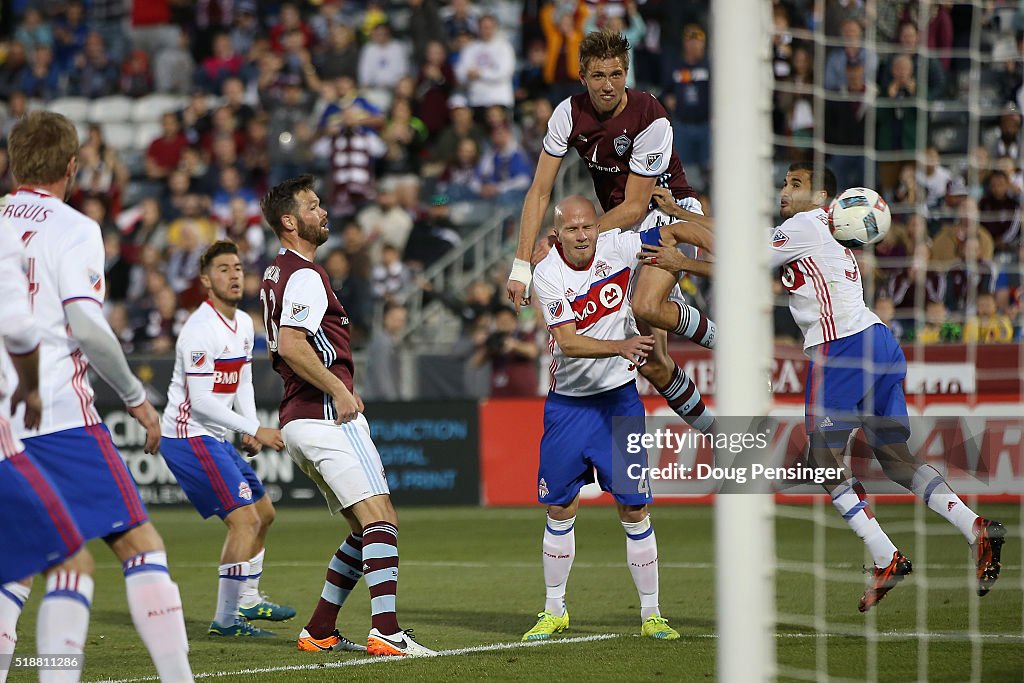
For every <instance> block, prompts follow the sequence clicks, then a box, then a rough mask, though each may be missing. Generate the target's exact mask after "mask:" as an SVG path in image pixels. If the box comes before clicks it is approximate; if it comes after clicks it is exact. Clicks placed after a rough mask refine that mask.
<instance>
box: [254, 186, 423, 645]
mask: <svg viewBox="0 0 1024 683" xmlns="http://www.w3.org/2000/svg"><path fill="white" fill-rule="evenodd" d="M313 183H314V178H313V176H310V175H304V176H299V177H298V178H292V179H290V180H286V181H284V182H283V183H281V184H279V185H276V186H275V187H273V188H271V190H270V191H269V192H268V193H267V195H266V196H265V197H264V198H263V201H262V202H261V207H262V209H263V216H264V218H266V220H267V223H268V224H269V225H270V227H271V228H272V229H273V230H274V233H275V234H276V235H277V237H278V239H279V240H280V241H281V250H280V251H279V252H278V254H277V258H275V259H274V262H273V263H272V264H271V265H270V267H269V268H267V270H266V271H265V272H264V274H263V282H262V284H261V288H260V300H261V301H262V303H263V319H264V321H265V322H266V326H267V345H268V346H269V348H270V352H271V356H272V358H273V363H274V370H275V371H276V372H277V373H278V374H279V375H281V378H282V379H283V380H284V397H283V398H282V399H281V409H280V413H279V415H280V421H281V436H282V437H283V438H284V443H285V448H287V450H288V454H289V455H290V456H291V457H292V459H293V460H294V461H295V462H296V463H297V464H298V466H299V467H300V468H301V469H302V471H303V472H305V473H306V474H307V475H308V476H309V478H310V479H312V480H313V481H314V482H316V485H317V487H318V488H319V489H320V492H321V493H323V495H324V498H326V499H327V505H328V507H329V508H330V510H331V514H335V513H338V512H341V513H342V515H343V516H344V517H345V520H346V521H347V522H348V523H349V526H350V527H351V529H352V533H351V534H349V536H348V538H346V539H345V541H344V543H342V544H341V547H339V548H338V550H337V552H335V553H334V556H333V557H331V561H330V564H329V565H328V567H327V580H326V582H325V583H324V588H323V592H322V593H321V594H320V600H319V602H318V603H317V606H316V609H315V610H314V611H313V616H312V617H310V619H309V622H308V623H307V624H306V628H304V629H303V630H302V632H301V633H300V634H299V641H298V648H299V649H300V650H305V651H310V652H316V651H319V650H352V649H363V648H362V647H361V646H358V645H355V644H354V643H352V642H351V641H349V640H347V639H346V638H343V637H342V636H341V634H340V633H339V632H338V629H337V627H336V622H337V619H338V611H339V610H340V609H341V605H342V604H343V603H344V602H345V599H346V598H347V597H348V595H349V593H350V592H351V591H352V588H354V587H355V585H356V583H357V582H358V581H359V577H360V576H363V575H364V574H365V577H366V585H367V587H368V588H369V589H370V610H371V613H372V619H371V626H372V627H371V629H370V633H369V635H368V636H367V640H366V648H365V649H366V650H367V651H368V652H369V653H370V654H374V655H395V656H413V657H424V656H427V657H429V656H433V655H435V654H437V653H436V652H434V651H433V650H430V649H428V648H426V647H424V646H422V645H420V644H419V643H417V642H416V641H415V640H414V639H413V637H412V630H411V629H409V630H403V629H402V628H401V627H400V626H399V625H398V617H397V615H396V614H395V597H396V594H397V592H398V515H397V514H396V513H395V508H394V507H393V506H392V505H391V496H390V492H389V489H388V482H387V478H386V476H385V474H384V467H383V466H382V465H381V460H380V454H379V453H378V452H377V448H376V446H374V445H373V440H372V439H371V438H370V427H369V425H368V424H367V422H366V418H365V417H363V414H362V413H363V402H362V400H361V399H360V398H359V396H358V394H356V393H355V388H354V386H353V381H352V371H353V367H352V350H351V349H350V347H349V334H350V329H351V325H350V323H349V319H348V314H347V313H345V309H344V308H343V307H342V305H341V302H340V301H338V297H336V296H335V295H334V292H333V290H332V289H331V283H330V280H329V279H328V276H327V272H326V271H325V270H324V269H323V268H322V267H321V266H320V265H318V264H317V263H315V262H314V261H313V257H314V256H315V255H316V250H317V247H319V246H320V245H321V244H323V243H324V242H326V241H327V211H326V210H325V209H324V208H323V207H322V206H321V205H320V198H319V197H317V195H316V192H314V191H313Z"/></svg>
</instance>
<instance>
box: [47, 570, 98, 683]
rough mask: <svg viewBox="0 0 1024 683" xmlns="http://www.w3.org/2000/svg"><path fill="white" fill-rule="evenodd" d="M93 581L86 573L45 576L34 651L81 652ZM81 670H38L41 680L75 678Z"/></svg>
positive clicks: (53, 682)
mask: <svg viewBox="0 0 1024 683" xmlns="http://www.w3.org/2000/svg"><path fill="white" fill-rule="evenodd" d="M92 591H93V581H92V577H91V576H89V575H88V574H79V573H78V572H68V571H55V572H50V574H49V576H47V577H46V595H44V596H43V602H42V604H40V605H39V619H38V621H37V622H36V651H37V652H39V653H41V654H47V655H79V656H80V655H81V654H82V652H83V651H84V650H85V636H86V634H87V633H88V632H89V608H90V607H91V606H92ZM81 676H82V669H81V668H75V669H40V670H39V681H40V683H65V682H74V681H78V680H79V679H80V678H81Z"/></svg>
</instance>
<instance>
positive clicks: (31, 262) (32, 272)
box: [21, 230, 39, 310]
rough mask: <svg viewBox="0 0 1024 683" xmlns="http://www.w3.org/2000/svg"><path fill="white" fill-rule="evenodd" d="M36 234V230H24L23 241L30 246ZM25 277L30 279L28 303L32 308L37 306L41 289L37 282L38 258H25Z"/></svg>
mask: <svg viewBox="0 0 1024 683" xmlns="http://www.w3.org/2000/svg"><path fill="white" fill-rule="evenodd" d="M35 236H36V233H35V231H32V230H30V231H28V232H24V233H22V235H21V243H22V245H24V246H25V247H28V243H29V242H31V241H32V238H33V237H35ZM25 277H26V278H27V279H28V305H29V307H30V308H31V309H32V310H35V307H36V292H38V291H39V283H38V282H36V260H35V259H34V258H29V259H26V260H25Z"/></svg>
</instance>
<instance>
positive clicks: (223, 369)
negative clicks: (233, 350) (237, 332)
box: [213, 358, 245, 394]
mask: <svg viewBox="0 0 1024 683" xmlns="http://www.w3.org/2000/svg"><path fill="white" fill-rule="evenodd" d="M244 365H245V359H244V358H228V359H225V360H215V361H213V393H215V394H233V393H235V392H236V391H237V390H238V380H239V378H241V376H242V366H244Z"/></svg>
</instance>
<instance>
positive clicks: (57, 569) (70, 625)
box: [0, 221, 93, 683]
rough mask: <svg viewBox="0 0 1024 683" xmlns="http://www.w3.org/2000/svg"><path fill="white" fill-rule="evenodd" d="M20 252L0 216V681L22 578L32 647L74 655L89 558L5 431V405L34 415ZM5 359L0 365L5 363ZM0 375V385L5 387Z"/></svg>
mask: <svg viewBox="0 0 1024 683" xmlns="http://www.w3.org/2000/svg"><path fill="white" fill-rule="evenodd" d="M24 265H25V263H24V252H23V251H22V247H21V243H20V242H19V241H18V236H17V235H15V233H14V230H13V229H12V228H11V226H10V224H9V223H8V222H7V221H0V354H3V355H4V356H8V357H9V358H10V361H11V365H13V370H14V375H15V378H14V379H16V380H17V386H16V388H15V389H14V390H13V392H10V393H8V392H6V391H4V392H3V393H2V394H0V549H2V552H0V584H3V587H2V588H0V683H3V682H4V681H6V680H7V672H8V671H10V668H9V666H8V665H9V664H10V660H9V659H7V658H8V657H10V656H11V654H12V653H13V652H14V646H15V643H16V642H17V640H18V635H17V633H16V632H15V630H14V628H13V627H14V625H15V624H16V623H17V620H18V615H19V614H20V613H21V607H22V605H23V604H24V602H25V600H26V599H27V598H28V592H29V588H28V585H27V579H28V577H32V576H33V575H35V574H38V573H40V572H44V573H45V574H46V595H44V596H43V601H42V603H40V605H39V617H38V620H37V621H36V652H38V653H39V654H40V656H42V655H46V656H51V657H53V656H67V657H73V656H77V657H78V658H79V660H80V658H81V656H82V651H83V649H84V648H85V635H86V633H87V631H88V630H89V608H90V605H91V603H92V592H93V579H92V573H93V561H92V556H91V555H90V554H89V551H88V550H86V549H85V541H84V539H83V538H82V534H81V533H80V532H79V531H78V527H77V526H75V522H74V520H73V519H71V513H70V512H68V510H67V506H66V505H65V504H64V500H63V498H61V496H60V493H58V492H57V491H56V488H55V487H54V486H53V484H52V482H50V479H49V478H48V477H47V476H46V474H44V473H43V472H42V471H41V470H40V469H39V468H38V467H37V466H36V464H35V462H33V461H32V458H31V457H30V456H29V455H28V454H26V453H25V451H24V448H23V446H22V444H21V442H20V441H19V440H18V439H17V437H15V436H14V435H13V433H12V431H11V414H10V410H9V408H8V400H10V405H12V406H18V405H19V404H22V403H24V404H25V410H24V411H23V415H24V418H23V419H24V420H25V423H26V426H28V427H34V426H35V425H36V424H38V422H39V419H40V412H41V409H42V399H41V398H40V396H39V341H40V337H39V329H38V328H37V327H36V325H35V323H34V321H33V319H32V312H31V310H30V309H29V306H28V282H27V281H26V279H25V271H24ZM5 364H6V363H5ZM3 379H4V378H3V377H0V386H4V385H6V382H4V381H3ZM81 672H82V670H81V666H78V667H75V668H73V669H69V670H65V671H60V670H56V669H47V668H42V669H40V670H39V680H40V681H42V682H43V683H49V682H50V681H57V680H59V681H77V680H79V678H80V676H81Z"/></svg>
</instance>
